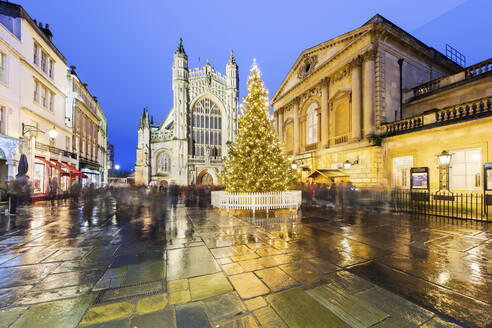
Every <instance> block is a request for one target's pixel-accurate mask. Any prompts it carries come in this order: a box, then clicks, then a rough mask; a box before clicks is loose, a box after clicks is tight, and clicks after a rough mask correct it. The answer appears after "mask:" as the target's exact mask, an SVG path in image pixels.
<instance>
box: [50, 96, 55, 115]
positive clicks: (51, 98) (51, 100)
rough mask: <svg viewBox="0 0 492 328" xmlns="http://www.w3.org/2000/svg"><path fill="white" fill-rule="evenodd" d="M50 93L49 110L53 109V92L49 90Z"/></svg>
mask: <svg viewBox="0 0 492 328" xmlns="http://www.w3.org/2000/svg"><path fill="white" fill-rule="evenodd" d="M49 94H50V107H49V109H50V111H54V110H55V94H54V93H53V92H49Z"/></svg>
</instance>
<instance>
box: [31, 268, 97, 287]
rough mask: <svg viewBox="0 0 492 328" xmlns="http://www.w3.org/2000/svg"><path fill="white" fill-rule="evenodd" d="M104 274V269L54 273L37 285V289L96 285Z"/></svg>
mask: <svg viewBox="0 0 492 328" xmlns="http://www.w3.org/2000/svg"><path fill="white" fill-rule="evenodd" d="M102 275H103V271H102V270H91V271H73V272H65V273H53V274H50V275H48V276H47V277H46V278H45V279H43V281H41V282H40V283H39V284H37V285H36V287H35V288H36V289H41V290H45V289H55V288H61V287H68V286H81V285H88V286H92V285H94V284H95V283H96V282H97V281H98V280H99V279H100V278H101V276H102Z"/></svg>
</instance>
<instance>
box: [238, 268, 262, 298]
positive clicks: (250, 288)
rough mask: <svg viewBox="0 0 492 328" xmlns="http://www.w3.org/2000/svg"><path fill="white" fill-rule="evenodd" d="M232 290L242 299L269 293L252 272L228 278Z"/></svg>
mask: <svg viewBox="0 0 492 328" xmlns="http://www.w3.org/2000/svg"><path fill="white" fill-rule="evenodd" d="M229 279H230V281H231V283H232V285H233V286H234V289H235V290H236V291H237V292H238V293H239V296H241V298H243V299H247V298H252V297H256V296H260V295H264V294H267V293H269V292H270V289H268V287H267V286H265V284H264V283H263V282H262V281H261V280H260V279H258V277H257V276H255V274H254V273H252V272H247V273H241V274H238V275H235V276H230V277H229Z"/></svg>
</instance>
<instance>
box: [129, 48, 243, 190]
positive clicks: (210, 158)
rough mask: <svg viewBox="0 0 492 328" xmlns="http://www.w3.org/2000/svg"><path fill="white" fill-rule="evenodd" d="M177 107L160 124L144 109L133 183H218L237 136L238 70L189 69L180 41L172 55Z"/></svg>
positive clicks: (232, 66)
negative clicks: (230, 147)
mask: <svg viewBox="0 0 492 328" xmlns="http://www.w3.org/2000/svg"><path fill="white" fill-rule="evenodd" d="M172 77H173V108H172V109H171V110H170V112H169V114H168V115H167V117H166V118H165V119H164V121H163V122H162V123H155V122H153V119H152V118H151V117H150V115H149V112H148V110H146V109H145V110H144V112H143V114H142V115H141V117H140V122H139V127H138V145H137V158H136V163H135V183H136V184H137V185H148V184H149V183H157V184H159V185H162V184H168V183H170V182H173V183H176V184H179V185H188V184H218V178H217V173H218V172H219V170H220V169H221V168H222V157H225V156H227V151H228V144H229V143H230V142H232V140H233V138H234V136H235V134H236V132H237V114H238V101H239V89H238V87H239V86H238V84H239V78H238V66H237V64H236V60H235V58H234V55H233V54H232V53H231V56H230V58H229V61H228V63H227V65H226V74H225V75H222V74H220V73H219V72H217V71H215V70H214V69H213V68H212V66H211V65H210V63H209V62H208V61H207V64H206V65H205V66H204V67H201V68H195V69H189V68H188V56H187V55H186V52H185V50H184V47H183V44H182V41H180V44H179V47H178V49H177V50H176V52H175V53H174V61H173V68H172Z"/></svg>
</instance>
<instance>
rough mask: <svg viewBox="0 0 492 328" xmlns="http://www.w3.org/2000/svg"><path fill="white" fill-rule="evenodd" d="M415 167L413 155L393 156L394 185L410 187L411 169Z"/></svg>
mask: <svg viewBox="0 0 492 328" xmlns="http://www.w3.org/2000/svg"><path fill="white" fill-rule="evenodd" d="M412 167H413V156H401V157H394V158H393V186H394V187H397V188H404V189H409V188H410V169H411V168H412Z"/></svg>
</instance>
